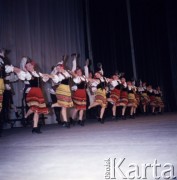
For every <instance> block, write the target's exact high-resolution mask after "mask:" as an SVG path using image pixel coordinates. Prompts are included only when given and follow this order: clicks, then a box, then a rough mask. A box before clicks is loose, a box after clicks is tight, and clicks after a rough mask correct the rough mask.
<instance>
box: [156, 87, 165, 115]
mask: <svg viewBox="0 0 177 180" xmlns="http://www.w3.org/2000/svg"><path fill="white" fill-rule="evenodd" d="M156 101H157V106H158V108H159V110H158V113H159V114H161V113H162V110H163V109H164V102H163V100H162V91H161V89H160V86H158V87H157V89H156Z"/></svg>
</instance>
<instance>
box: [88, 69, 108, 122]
mask: <svg viewBox="0 0 177 180" xmlns="http://www.w3.org/2000/svg"><path fill="white" fill-rule="evenodd" d="M90 81H91V82H93V83H95V84H96V85H97V90H96V92H95V100H94V102H93V104H91V105H90V106H89V107H88V109H91V108H93V107H96V106H98V105H100V106H101V111H100V116H99V119H98V120H99V121H100V122H101V123H102V124H103V123H104V119H103V115H104V112H105V108H106V107H107V98H106V92H107V89H106V88H107V83H108V82H109V81H110V79H108V78H105V77H103V75H102V73H101V72H100V71H97V72H96V73H95V79H92V80H90Z"/></svg>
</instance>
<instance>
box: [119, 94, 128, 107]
mask: <svg viewBox="0 0 177 180" xmlns="http://www.w3.org/2000/svg"><path fill="white" fill-rule="evenodd" d="M127 104H128V93H127V91H121V92H120V100H119V103H118V104H117V106H122V105H123V106H127Z"/></svg>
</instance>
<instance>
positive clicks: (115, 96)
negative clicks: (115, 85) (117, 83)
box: [110, 89, 120, 103]
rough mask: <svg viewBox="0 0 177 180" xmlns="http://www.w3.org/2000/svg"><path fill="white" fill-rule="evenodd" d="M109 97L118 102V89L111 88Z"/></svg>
mask: <svg viewBox="0 0 177 180" xmlns="http://www.w3.org/2000/svg"><path fill="white" fill-rule="evenodd" d="M110 98H111V99H112V100H113V102H114V103H118V102H119V99H120V90H119V89H113V90H112V91H111V94H110Z"/></svg>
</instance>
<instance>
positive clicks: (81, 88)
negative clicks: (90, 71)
mask: <svg viewBox="0 0 177 180" xmlns="http://www.w3.org/2000/svg"><path fill="white" fill-rule="evenodd" d="M74 76H75V77H74V78H73V81H74V83H75V85H76V87H77V88H76V89H75V91H74V92H73V95H72V99H73V103H74V112H73V114H72V119H73V120H74V119H75V118H76V115H77V113H78V112H79V119H78V124H80V125H81V126H84V120H83V115H84V111H85V110H86V103H87V99H86V83H87V79H86V77H85V76H84V75H83V73H82V69H81V68H80V67H77V69H76V71H75V74H74Z"/></svg>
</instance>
